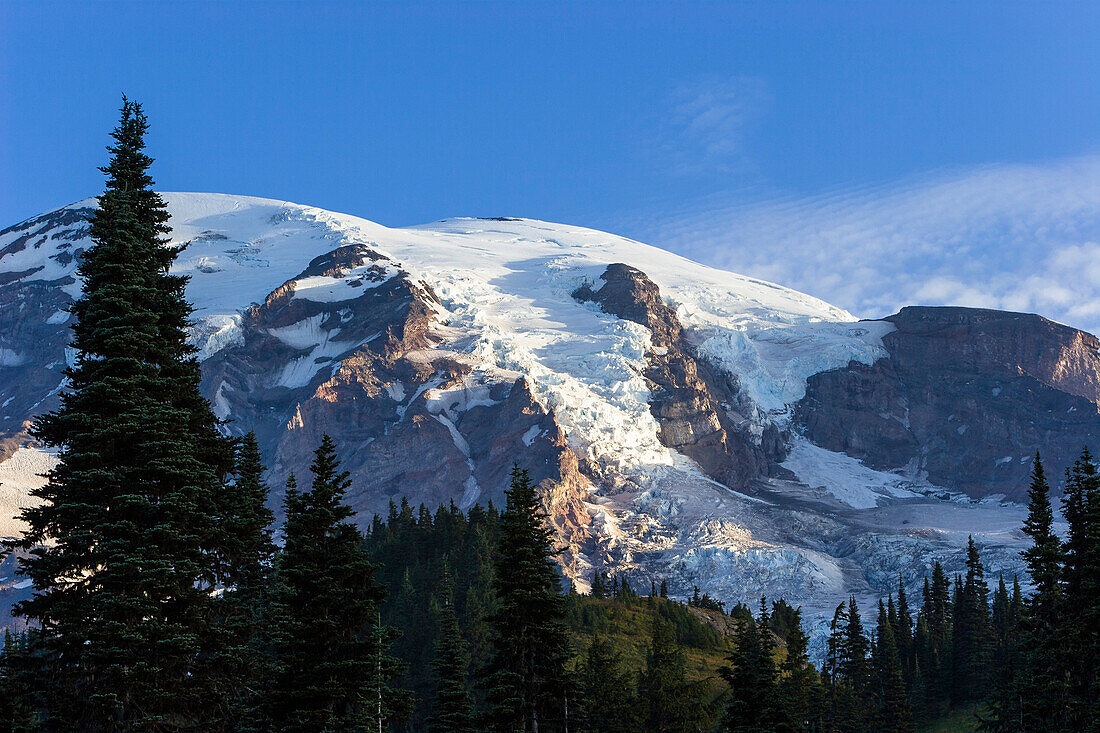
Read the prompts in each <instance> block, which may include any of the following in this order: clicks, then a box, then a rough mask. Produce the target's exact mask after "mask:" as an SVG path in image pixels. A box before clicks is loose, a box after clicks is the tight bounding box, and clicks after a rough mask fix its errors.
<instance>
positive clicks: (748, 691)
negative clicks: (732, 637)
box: [719, 601, 786, 733]
mask: <svg viewBox="0 0 1100 733" xmlns="http://www.w3.org/2000/svg"><path fill="white" fill-rule="evenodd" d="M774 654H775V643H774V641H773V640H772V632H771V629H769V628H768V612H767V606H766V605H765V604H764V602H763V601H761V604H760V615H759V617H758V618H757V619H756V620H755V622H750V623H747V624H744V625H743V626H742V627H741V629H740V633H739V634H738V635H737V641H736V645H735V647H734V653H733V654H732V655H731V656H730V658H729V661H730V666H728V667H723V668H722V669H721V670H719V672H720V674H721V675H722V678H723V679H725V681H726V683H727V684H729V686H730V702H729V705H728V706H727V708H726V719H725V723H724V729H725V730H727V731H732V732H735V733H763V732H764V731H772V730H777V729H778V728H780V726H781V725H784V724H785V722H786V721H784V720H783V712H784V708H783V706H782V704H781V701H780V699H779V696H778V692H779V690H778V670H777V669H776V666H775V658H774Z"/></svg>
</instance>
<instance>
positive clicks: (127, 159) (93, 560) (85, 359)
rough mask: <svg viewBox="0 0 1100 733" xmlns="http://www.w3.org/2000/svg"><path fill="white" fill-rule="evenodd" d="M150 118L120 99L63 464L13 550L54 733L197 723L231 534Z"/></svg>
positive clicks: (90, 265)
mask: <svg viewBox="0 0 1100 733" xmlns="http://www.w3.org/2000/svg"><path fill="white" fill-rule="evenodd" d="M147 128H148V122H147V119H146V117H145V114H144V112H143V111H142V108H141V105H139V104H137V103H135V102H132V101H130V100H128V99H125V98H124V99H123V104H122V109H121V116H120V120H119V124H118V126H117V127H116V128H115V130H114V132H113V133H112V137H113V138H114V144H113V145H111V146H110V147H109V148H108V150H109V152H110V155H111V159H110V163H109V164H108V165H107V166H105V167H104V168H102V169H101V170H103V172H104V173H105V174H106V177H107V185H106V189H105V190H104V192H103V194H102V195H100V196H99V197H98V199H97V202H98V206H97V209H96V211H95V213H94V214H93V216H92V217H91V219H90V222H91V232H90V234H91V238H92V240H93V242H94V246H93V247H91V248H90V249H89V250H88V251H87V252H86V253H85V254H84V256H83V258H82V260H81V262H80V265H79V269H78V273H79V275H80V278H81V280H82V292H81V295H80V297H79V298H78V299H77V300H76V301H75V302H74V303H73V305H72V306H71V311H72V313H73V315H74V316H75V321H74V325H73V327H72V331H73V341H72V347H73V349H74V352H75V361H74V363H73V365H72V366H71V367H70V368H69V369H67V370H66V372H65V375H66V377H67V379H68V387H67V389H66V391H65V392H64V393H63V394H62V397H61V404H60V407H59V408H58V409H57V410H56V411H54V412H51V413H49V414H47V415H45V416H42V417H41V418H40V419H39V420H38V421H37V423H36V425H35V427H34V430H33V434H34V435H35V437H37V438H39V439H40V440H41V441H42V442H43V443H45V444H46V445H49V446H54V447H56V448H58V463H57V466H56V467H55V468H54V469H53V470H51V471H50V472H49V474H48V476H47V478H48V480H47V482H46V484H45V485H44V486H43V487H41V488H40V489H37V490H35V491H34V492H32V493H33V495H34V496H35V497H36V498H37V499H39V500H40V503H39V504H38V505H36V506H33V507H30V508H28V509H26V510H25V511H24V512H23V514H22V517H23V519H24V521H25V522H26V525H27V530H26V533H25V535H24V536H23V538H22V539H21V540H20V541H19V542H17V543H16V547H18V548H19V549H21V550H23V551H24V552H25V553H26V555H25V558H24V559H23V561H22V570H23V572H24V574H26V575H27V576H28V577H30V578H31V579H32V581H33V583H34V587H35V594H34V596H33V597H32V598H31V599H29V600H27V601H25V602H23V603H21V604H19V606H18V608H17V612H18V613H20V614H22V615H24V616H26V617H27V618H28V619H30V620H31V621H32V622H33V623H34V624H35V625H36V627H37V629H36V630H35V631H34V632H32V634H31V635H30V637H29V645H30V647H31V648H33V649H34V650H35V653H34V654H32V655H31V657H32V658H33V659H38V660H49V663H48V664H43V665H40V666H39V669H38V674H39V677H40V679H39V683H38V684H39V686H40V687H41V689H43V691H44V694H43V697H42V706H43V710H42V711H40V712H41V714H42V715H43V716H44V717H45V719H46V721H47V722H46V723H45V726H46V727H47V728H54V729H59V730H90V731H96V730H117V729H140V728H157V727H164V726H168V727H172V726H187V725H199V724H202V721H203V716H204V713H205V712H206V711H209V710H212V709H213V710H216V709H218V708H219V707H220V706H219V705H217V704H215V705H210V702H211V696H212V694H214V693H213V692H212V690H211V689H210V682H211V681H210V679H209V676H208V675H205V674H198V673H196V672H197V670H196V660H197V659H199V658H200V656H201V655H202V654H203V653H204V652H207V653H209V652H210V651H211V650H209V649H207V648H205V647H207V645H208V644H209V642H211V641H212V640H217V639H218V638H219V635H218V634H213V633H211V629H210V620H211V617H212V616H211V612H210V610H211V604H212V591H213V590H214V588H215V586H216V585H217V584H218V583H219V582H220V581H221V578H220V577H219V576H218V558H219V556H220V555H221V554H222V553H223V550H224V544H225V541H226V539H227V538H226V534H225V530H224V528H223V527H222V526H221V525H220V524H219V522H218V517H219V516H221V515H223V514H224V507H223V506H222V501H223V500H224V499H223V497H224V492H223V488H224V478H225V476H226V475H227V474H228V473H229V471H230V470H231V468H232V462H233V458H232V450H231V446H230V445H229V443H228V442H227V441H226V440H225V439H223V438H222V437H221V435H220V434H219V432H218V429H217V428H218V421H217V419H216V418H215V416H214V414H213V412H212V411H211V409H210V406H209V404H208V403H207V402H206V401H205V400H204V399H203V398H202V396H201V394H200V393H199V390H198V385H199V379H200V372H199V366H198V362H197V361H196V359H195V356H194V353H195V352H194V347H192V346H191V345H190V344H188V342H187V332H186V329H187V326H188V324H189V318H190V315H191V312H192V311H191V306H190V305H189V304H188V303H187V301H186V298H185V293H184V288H185V285H186V282H187V279H186V278H185V277H181V276H177V275H171V274H169V272H168V269H169V267H170V266H171V263H172V261H173V260H174V259H175V256H176V253H177V250H176V249H174V248H172V247H168V246H166V239H165V238H164V234H165V233H167V231H168V226H167V222H168V213H167V211H166V209H165V204H164V201H163V200H162V199H161V197H160V196H159V195H158V194H157V193H156V192H155V191H153V189H152V185H153V181H152V179H151V178H150V176H149V173H148V170H149V167H150V165H151V164H152V162H153V161H152V158H150V157H149V156H148V155H147V154H146V153H145V152H144V150H145V133H146V131H147Z"/></svg>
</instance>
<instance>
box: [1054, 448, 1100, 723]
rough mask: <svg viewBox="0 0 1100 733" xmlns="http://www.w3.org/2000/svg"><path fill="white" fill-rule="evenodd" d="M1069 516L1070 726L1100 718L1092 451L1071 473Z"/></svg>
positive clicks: (1099, 515)
mask: <svg viewBox="0 0 1100 733" xmlns="http://www.w3.org/2000/svg"><path fill="white" fill-rule="evenodd" d="M1062 511H1063V515H1064V516H1065V518H1066V522H1067V523H1068V525H1069V530H1068V533H1067V539H1066V543H1065V566H1064V571H1063V574H1064V578H1065V602H1064V604H1063V611H1064V615H1065V620H1063V622H1062V624H1063V628H1064V629H1065V634H1064V636H1065V638H1064V641H1063V644H1064V647H1063V649H1064V659H1065V666H1066V668H1067V671H1068V675H1067V677H1068V684H1069V690H1068V699H1067V703H1068V705H1067V707H1068V716H1069V718H1068V721H1067V724H1068V725H1069V726H1070V727H1079V726H1086V725H1090V724H1091V723H1092V721H1094V720H1096V719H1100V680H1098V678H1097V670H1096V659H1097V655H1098V654H1100V632H1098V631H1097V629H1098V628H1100V474H1098V473H1097V469H1096V465H1095V463H1094V462H1093V460H1092V454H1091V453H1090V452H1089V450H1088V448H1085V449H1084V450H1083V451H1082V452H1081V457H1080V458H1079V459H1078V460H1077V461H1075V462H1074V464H1073V467H1072V468H1071V469H1070V470H1069V471H1068V472H1067V481H1066V489H1065V497H1064V500H1063V510H1062Z"/></svg>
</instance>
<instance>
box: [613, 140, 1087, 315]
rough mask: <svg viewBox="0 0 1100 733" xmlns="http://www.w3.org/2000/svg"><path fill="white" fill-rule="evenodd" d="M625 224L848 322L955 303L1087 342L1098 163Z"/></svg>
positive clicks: (974, 174)
mask: <svg viewBox="0 0 1100 733" xmlns="http://www.w3.org/2000/svg"><path fill="white" fill-rule="evenodd" d="M704 127H705V125H704ZM631 228H632V229H633V230H634V233H635V234H637V236H639V238H643V239H648V241H650V242H652V243H653V244H657V245H660V246H664V247H667V248H669V249H672V250H674V251H677V252H680V253H682V254H685V255H687V256H689V257H692V258H693V259H696V260H699V261H702V262H706V263H709V264H712V265H715V266H718V267H723V268H726V269H730V270H734V271H736V272H741V273H744V274H749V275H752V276H755V277H760V278H765V279H768V280H772V281H774V282H778V283H781V284H783V285H788V286H790V287H794V288H796V289H799V290H802V291H805V292H808V293H811V294H813V295H816V296H819V297H821V298H824V299H825V300H827V301H830V302H832V303H834V304H836V305H839V306H842V307H844V308H847V309H849V310H851V311H852V312H853V313H855V314H857V315H860V316H865V317H873V316H879V315H885V314H887V313H892V312H894V311H895V310H897V309H898V308H899V307H901V306H903V305H908V304H928V305H934V304H940V305H942V304H954V305H969V306H981V307H991V308H1004V309H1009V310H1018V311H1028V312H1037V313H1041V314H1042V315H1045V316H1047V317H1049V318H1052V319H1054V320H1057V321H1061V322H1063V323H1068V324H1070V325H1073V326H1076V327H1078V328H1083V329H1086V330H1089V331H1092V332H1093V333H1100V156H1082V157H1077V158H1072V159H1066V160H1060V161H1053V162H1049V163H1045V164H1035V165H991V166H985V167H981V168H975V169H968V170H960V171H949V172H940V173H936V174H930V175H927V176H923V177H919V178H915V179H909V180H905V181H900V182H895V183H890V184H886V185H881V186H877V187H866V188H856V189H847V190H841V191H836V192H832V193H830V194H828V195H823V196H817V197H811V198H760V197H756V198H753V199H750V198H748V197H746V196H741V195H729V196H716V197H712V198H711V199H709V200H707V201H705V202H702V203H701V204H700V205H697V206H695V207H693V208H692V209H690V210H682V211H679V212H676V213H673V214H669V215H666V216H656V217H655V216H653V215H652V214H649V215H647V216H646V220H645V221H644V222H640V221H639V222H637V225H636V226H634V227H631Z"/></svg>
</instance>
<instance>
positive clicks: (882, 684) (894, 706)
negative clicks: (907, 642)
mask: <svg viewBox="0 0 1100 733" xmlns="http://www.w3.org/2000/svg"><path fill="white" fill-rule="evenodd" d="M895 623H896V620H895ZM895 623H891V620H890V616H889V613H888V612H887V610H886V609H885V608H884V607H883V605H882V603H881V602H879V614H878V628H877V631H876V634H875V646H874V651H873V662H874V670H875V694H876V697H877V698H878V714H877V716H876V717H877V724H876V725H875V730H876V731H883V733H887V732H889V733H910V732H911V731H912V730H913V720H912V714H911V712H910V709H909V697H908V691H907V690H906V688H905V679H904V677H903V676H902V672H901V658H900V656H899V655H898V648H897V643H896V641H895V638H894V625H895Z"/></svg>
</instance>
